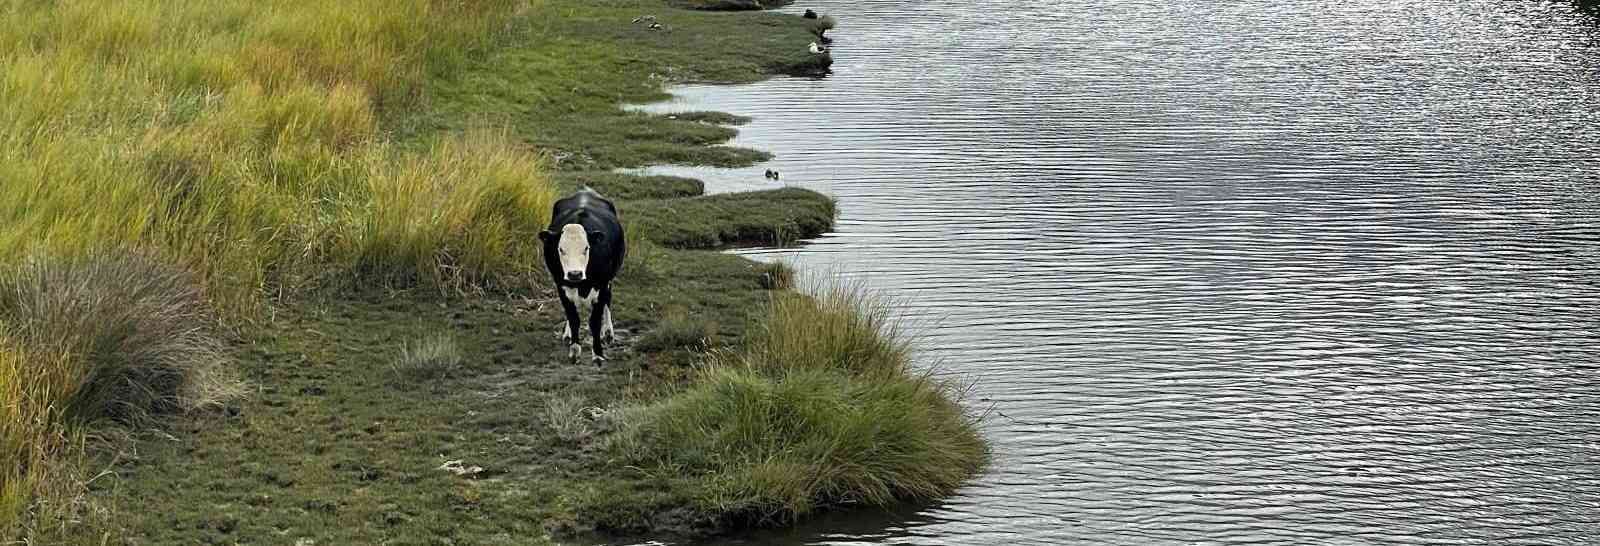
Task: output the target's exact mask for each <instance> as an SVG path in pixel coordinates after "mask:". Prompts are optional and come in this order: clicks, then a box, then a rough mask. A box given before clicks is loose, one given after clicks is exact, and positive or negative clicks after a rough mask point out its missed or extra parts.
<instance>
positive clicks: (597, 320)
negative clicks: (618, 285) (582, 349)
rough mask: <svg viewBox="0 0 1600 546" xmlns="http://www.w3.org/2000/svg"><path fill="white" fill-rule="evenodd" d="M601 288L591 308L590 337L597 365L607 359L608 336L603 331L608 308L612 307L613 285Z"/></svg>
mask: <svg viewBox="0 0 1600 546" xmlns="http://www.w3.org/2000/svg"><path fill="white" fill-rule="evenodd" d="M599 290H600V293H599V294H598V298H597V299H596V300H595V302H594V306H593V307H590V308H589V339H591V340H593V343H591V344H590V346H591V347H593V348H594V363H595V365H596V366H598V365H600V364H601V363H604V362H605V361H606V342H605V338H606V336H605V334H603V333H602V332H604V331H605V326H606V324H605V323H606V310H607V309H608V308H610V307H611V287H610V286H602V287H600V288H599Z"/></svg>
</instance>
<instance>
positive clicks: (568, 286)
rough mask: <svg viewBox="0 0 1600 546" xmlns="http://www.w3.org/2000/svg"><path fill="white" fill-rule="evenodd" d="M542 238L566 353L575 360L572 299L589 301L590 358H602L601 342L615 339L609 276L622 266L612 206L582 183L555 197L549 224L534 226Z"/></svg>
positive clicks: (574, 303) (575, 311) (623, 247)
mask: <svg viewBox="0 0 1600 546" xmlns="http://www.w3.org/2000/svg"><path fill="white" fill-rule="evenodd" d="M539 239H541V240H543V241H544V265H545V268H547V269H549V270H550V276H551V277H553V278H554V279H555V283H556V288H557V290H556V292H557V296H558V297H560V298H561V309H562V310H563V311H566V314H567V326H566V330H565V331H564V332H562V336H561V339H563V340H566V341H567V343H568V345H567V358H570V359H572V360H573V361H574V362H576V361H577V360H578V355H579V353H581V352H582V350H583V346H582V345H581V344H579V343H578V331H579V330H578V304H577V302H580V301H581V302H584V303H585V304H587V305H586V306H587V307H589V337H590V340H591V341H590V342H591V346H592V347H593V348H594V349H593V350H594V363H595V364H597V365H598V364H601V363H603V362H605V360H606V350H605V344H606V343H608V342H611V341H615V340H616V331H615V330H614V329H613V328H612V327H611V279H614V278H616V276H617V272H618V271H621V270H622V258H623V256H624V255H626V254H627V245H626V244H625V241H624V238H623V234H622V222H620V221H618V220H617V207H616V206H615V205H612V204H611V201H610V200H608V199H606V198H604V197H601V196H600V194H598V193H595V191H594V190H591V189H589V188H584V189H582V190H578V192H577V193H574V194H572V195H571V196H568V197H566V198H563V199H561V200H560V201H556V205H555V209H554V210H553V211H552V212H551V214H550V229H549V230H546V231H541V232H539Z"/></svg>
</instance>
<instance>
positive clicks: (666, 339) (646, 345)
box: [634, 308, 717, 352]
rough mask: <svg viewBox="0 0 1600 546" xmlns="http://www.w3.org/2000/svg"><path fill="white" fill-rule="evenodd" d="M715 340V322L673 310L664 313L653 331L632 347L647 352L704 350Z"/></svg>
mask: <svg viewBox="0 0 1600 546" xmlns="http://www.w3.org/2000/svg"><path fill="white" fill-rule="evenodd" d="M715 339H717V323H716V322H714V321H710V320H705V319H703V318H695V317H691V316H690V315H689V313H688V311H686V310H684V309H683V308H673V309H670V310H668V311H667V312H666V313H664V314H663V315H662V317H661V321H660V322H659V323H657V324H656V327H655V329H653V330H651V331H649V332H647V333H645V335H644V337H642V338H640V339H639V341H638V343H637V344H635V345H634V347H635V348H636V349H638V350H641V351H649V352H660V351H666V350H671V349H691V350H704V349H706V348H708V347H709V346H710V344H711V343H712V342H713V341H714V340H715Z"/></svg>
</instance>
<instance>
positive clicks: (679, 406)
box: [612, 288, 988, 524]
mask: <svg viewBox="0 0 1600 546" xmlns="http://www.w3.org/2000/svg"><path fill="white" fill-rule="evenodd" d="M960 393H961V390H960V388H959V386H958V385H954V384H951V383H949V382H946V381H942V380H939V379H935V378H933V377H932V376H931V375H929V374H927V373H924V372H919V371H916V370H914V369H913V368H912V367H911V364H910V345H909V343H908V341H907V338H906V336H905V335H904V334H903V333H901V332H900V331H898V330H897V329H896V328H895V327H894V326H893V322H892V321H891V317H890V315H889V309H888V307H887V306H886V305H885V304H883V303H882V301H881V300H877V299H874V298H872V297H870V296H868V295H867V294H865V293H864V292H863V291H862V290H860V289H851V288H833V289H826V290H821V291H818V292H817V293H815V294H813V295H809V296H808V295H801V294H795V293H779V294H776V295H775V296H774V298H773V302H772V306H771V310H770V312H769V313H768V314H767V315H765V316H763V317H761V319H760V320H759V321H757V324H756V325H755V326H754V328H753V329H752V333H751V334H750V335H749V339H748V341H747V342H746V344H745V345H743V346H741V347H738V348H734V349H729V350H725V351H720V352H715V353H713V354H712V356H711V357H710V359H709V361H708V362H707V364H706V366H705V367H704V369H703V370H702V372H701V376H700V378H699V379H698V380H697V381H696V382H695V384H694V385H693V386H691V387H690V388H688V389H686V390H684V391H683V392H680V393H678V394H676V395H673V396H671V397H669V398H667V399H665V400H661V401H658V402H655V403H652V404H648V405H644V406H640V407H636V408H634V409H632V410H631V411H630V412H629V418H628V419H627V420H626V421H625V422H624V426H623V429H622V430H621V433H620V434H619V435H618V436H617V437H616V438H615V439H614V440H613V444H612V445H613V448H614V449H615V450H616V451H617V452H618V454H619V455H621V456H622V457H623V458H624V459H625V460H627V461H628V463H629V464H631V465H633V466H635V467H637V468H640V469H641V470H643V471H644V472H646V473H649V474H652V475H655V476H658V477H661V478H662V479H663V480H664V481H666V482H668V483H689V484H691V485H689V486H687V487H690V488H691V491H689V492H688V493H687V495H688V496H690V497H692V498H694V499H696V504H697V506H698V509H699V510H700V511H702V512H704V513H706V515H707V516H708V517H711V518H715V519H722V520H725V521H728V520H732V521H746V522H754V523H758V524H759V523H769V522H785V521H790V520H793V519H796V518H799V517H803V516H805V515H807V514H810V513H813V512H815V511H816V510H818V509H822V508H825V507H828V506H834V505H842V504H868V505H876V506H886V505H889V504H891V503H894V502H897V501H904V500H927V499H932V498H936V497H938V496H940V495H944V494H948V493H949V492H951V491H953V490H954V489H955V488H956V487H958V486H960V484H961V483H962V482H963V481H964V480H966V479H967V478H968V477H969V476H971V475H972V474H973V473H974V472H976V471H977V470H978V469H979V468H980V467H981V466H982V465H983V464H984V463H985V461H986V459H987V453H988V452H987V446H986V444H985V443H984V441H983V439H982V437H981V436H980V435H979V433H978V430H977V418H976V417H974V416H973V415H971V414H969V413H968V412H967V411H966V410H964V409H963V408H962V406H961V405H960V396H961V394H960ZM682 476H694V477H695V478H693V479H690V480H687V482H685V480H682V479H680V478H681V477H682Z"/></svg>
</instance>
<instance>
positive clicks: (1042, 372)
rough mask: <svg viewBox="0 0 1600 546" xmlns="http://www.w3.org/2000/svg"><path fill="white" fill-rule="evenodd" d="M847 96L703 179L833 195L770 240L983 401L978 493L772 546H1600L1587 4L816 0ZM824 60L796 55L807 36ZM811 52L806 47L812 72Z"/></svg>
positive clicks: (696, 100)
mask: <svg viewBox="0 0 1600 546" xmlns="http://www.w3.org/2000/svg"><path fill="white" fill-rule="evenodd" d="M806 8H811V9H815V10H817V11H819V12H822V13H826V14H830V15H834V16H835V17H837V18H838V19H839V21H840V27H839V29H838V30H835V31H833V32H832V33H831V35H832V36H834V37H835V38H836V40H837V43H835V44H834V52H833V55H834V58H835V61H836V63H835V65H834V74H833V75H832V76H830V77H827V78H820V79H803V78H780V79H774V80H770V81H766V82H762V83H759V84H755V85H748V86H735V87H715V86H687V87H681V88H678V89H676V90H675V93H676V94H677V95H678V99H677V100H674V101H669V102H665V103H661V104H656V105H649V106H647V107H646V108H647V109H649V110H652V111H672V110H684V111H687V110H721V111H727V112H732V113H735V114H740V115H746V116H751V117H753V118H754V121H753V122H752V123H750V124H749V125H746V126H743V127H741V128H740V135H739V137H738V138H737V139H736V140H735V141H734V144H735V145H740V146H748V147H752V148H758V149H763V150H768V151H771V152H773V153H774V154H776V159H775V160H774V161H772V162H770V163H768V164H765V165H758V166H755V167H752V168H749V169H740V170H731V171H719V170H714V169H700V168H690V167H658V168H652V169H649V171H650V172H652V173H660V174H676V175H685V176H694V177H699V178H702V179H705V180H707V182H708V187H709V188H710V189H711V190H713V191H717V190H723V191H728V190H744V189H753V188H761V187H771V186H773V185H774V184H775V183H773V182H771V181H769V180H766V179H764V177H763V176H762V174H763V172H764V170H765V169H769V168H770V169H777V170H778V171H780V172H781V173H782V176H783V178H782V184H792V185H798V186H803V187H808V188H813V189H818V190H822V191H826V192H830V193H832V194H834V195H836V196H837V197H838V198H839V200H840V209H841V218H840V220H841V221H840V223H839V225H838V228H837V232H836V233H832V234H829V235H828V236H825V237H823V238H821V239H818V240H815V241H812V242H810V244H808V245H806V246H805V247H804V248H803V249H800V250H793V249H791V250H770V251H752V252H750V254H752V255H755V256H757V257H762V256H767V257H771V256H781V257H783V258H786V259H788V260H790V261H792V262H795V263H796V265H799V266H800V267H802V268H811V269H818V270H828V271H836V272H839V274H840V275H842V276H845V277H861V278H866V279H867V280H868V282H869V283H870V284H871V285H872V286H873V287H874V288H875V289H879V290H882V291H885V292H888V293H890V294H892V295H893V296H894V297H895V298H897V299H899V300H900V301H901V302H902V311H903V312H904V313H905V314H906V315H907V316H910V317H913V318H926V319H928V320H924V321H919V322H922V323H924V324H925V326H924V327H922V328H921V331H919V334H921V335H922V336H923V341H922V343H921V347H922V348H923V349H924V357H925V359H926V361H927V362H930V363H931V362H938V363H941V368H940V370H941V373H945V374H955V375H960V376H964V377H972V378H975V379H976V380H977V387H976V392H975V395H974V396H976V397H979V399H978V400H974V404H975V405H976V406H980V407H988V406H989V405H992V407H993V413H992V416H993V417H992V418H991V419H990V421H989V422H988V426H987V432H988V434H989V435H990V437H991V438H992V440H993V442H994V449H995V460H994V463H993V465H992V467H991V468H990V469H989V471H988V472H987V473H986V474H984V475H982V476H981V477H979V478H978V479H976V480H975V481H973V482H972V483H971V485H970V486H969V487H967V488H966V489H965V490H963V491H962V492H961V494H959V495H957V496H956V497H954V498H951V499H949V500H948V501H947V502H944V503H942V504H939V505H937V506H930V507H924V508H920V509H911V510H909V511H908V512H907V513H905V514H900V515H897V516H892V517H884V516H869V515H861V514H851V515H843V516H834V517H829V518H822V519H820V520H817V521H815V522H813V523H811V524H809V525H806V526H803V527H802V529H801V530H799V531H795V532H785V533H781V534H777V535H764V536H760V537H756V538H752V539H749V541H747V542H745V543H750V544H757V543H761V544H770V543H786V544H984V545H988V544H996V543H1007V544H1167V543H1206V544H1213V543H1230V544H1246V543H1248V544H1310V543H1315V544H1379V543H1392V544H1429V543H1448V544H1480V543H1481V544H1581V543H1590V542H1592V541H1595V540H1600V539H1597V538H1596V537H1600V478H1597V471H1600V389H1597V387H1600V381H1597V376H1600V275H1597V274H1596V271H1597V270H1600V267H1597V266H1600V251H1597V250H1596V249H1597V248H1600V246H1597V243H1600V173H1597V172H1596V169H1595V168H1594V165H1595V164H1596V163H1595V160H1596V159H1597V157H1600V94H1597V93H1596V92H1595V89H1596V81H1597V80H1596V77H1597V75H1600V46H1597V44H1600V39H1597V38H1600V34H1597V28H1600V22H1597V21H1595V20H1593V19H1592V18H1590V17H1588V16H1585V15H1582V14H1580V13H1579V12H1577V10H1575V9H1574V8H1573V7H1572V5H1571V4H1569V3H1563V2H1502V1H1496V0H1468V1H1461V2H1431V1H1424V0H1399V1H1395V0H1382V1H1380V0H1358V1H1351V2H1316V1H1308V0H1296V1H1287V2H1285V1H1267V0H1246V1H1241V2H1170V1H1148V0H1143V1H1141V0H1133V1H1129V0H1115V1H1113V0H1082V1H1069V2H1035V3H1018V2H997V1H979V0H967V1H959V2H911V1H872V2H844V1H828V0H823V1H814V2H807V3H803V4H800V5H795V6H792V7H790V8H786V9H790V10H795V11H799V10H803V9H806ZM803 45H804V44H801V45H800V46H803ZM800 46H797V47H800Z"/></svg>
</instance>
